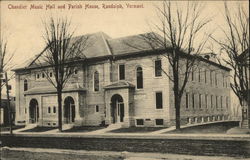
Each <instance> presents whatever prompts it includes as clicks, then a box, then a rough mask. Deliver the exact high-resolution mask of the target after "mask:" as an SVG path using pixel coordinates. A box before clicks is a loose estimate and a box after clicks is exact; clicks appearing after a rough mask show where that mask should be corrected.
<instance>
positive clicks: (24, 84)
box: [23, 79, 28, 91]
mask: <svg viewBox="0 0 250 160" xmlns="http://www.w3.org/2000/svg"><path fill="white" fill-rule="evenodd" d="M23 90H24V91H27V90H28V81H27V79H25V80H24V81H23Z"/></svg>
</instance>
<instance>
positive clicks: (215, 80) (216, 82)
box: [214, 73, 218, 86]
mask: <svg viewBox="0 0 250 160" xmlns="http://www.w3.org/2000/svg"><path fill="white" fill-rule="evenodd" d="M217 76H218V74H216V73H215V76H214V78H215V79H214V82H215V85H216V86H217V84H218V81H217V80H218V78H217Z"/></svg>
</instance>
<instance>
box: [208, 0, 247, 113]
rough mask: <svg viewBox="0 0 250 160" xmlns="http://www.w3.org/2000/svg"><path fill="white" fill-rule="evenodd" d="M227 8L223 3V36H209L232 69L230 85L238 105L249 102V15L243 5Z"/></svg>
mask: <svg viewBox="0 0 250 160" xmlns="http://www.w3.org/2000/svg"><path fill="white" fill-rule="evenodd" d="M234 9H235V8H229V7H228V4H227V3H226V2H225V3H224V17H225V25H224V26H223V27H222V32H223V33H224V34H223V36H224V38H222V39H220V40H217V39H216V38H214V37H211V38H212V39H213V40H214V41H215V42H217V44H218V45H219V47H220V50H221V51H222V54H224V55H225V58H224V59H223V61H224V62H225V63H226V64H227V65H228V66H229V67H230V68H232V70H233V76H232V81H231V83H230V86H231V88H232V90H233V92H234V93H235V94H236V96H237V97H238V99H239V102H240V105H241V106H243V105H244V103H245V102H247V103H248V104H247V105H248V110H249V109H250V108H249V105H250V104H249V102H250V95H249V84H250V83H249V16H248V11H246V8H244V6H243V5H241V4H238V6H237V7H236V10H234Z"/></svg>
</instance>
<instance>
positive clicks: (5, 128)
mask: <svg viewBox="0 0 250 160" xmlns="http://www.w3.org/2000/svg"><path fill="white" fill-rule="evenodd" d="M24 127H25V126H15V125H14V126H12V130H16V129H20V128H24ZM9 130H10V127H9V126H0V132H4V131H9Z"/></svg>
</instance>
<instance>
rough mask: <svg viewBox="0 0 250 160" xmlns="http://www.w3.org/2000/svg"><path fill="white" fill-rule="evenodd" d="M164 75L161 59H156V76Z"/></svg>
mask: <svg viewBox="0 0 250 160" xmlns="http://www.w3.org/2000/svg"><path fill="white" fill-rule="evenodd" d="M160 76H162V70H161V60H160V59H159V60H155V77H160Z"/></svg>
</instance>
